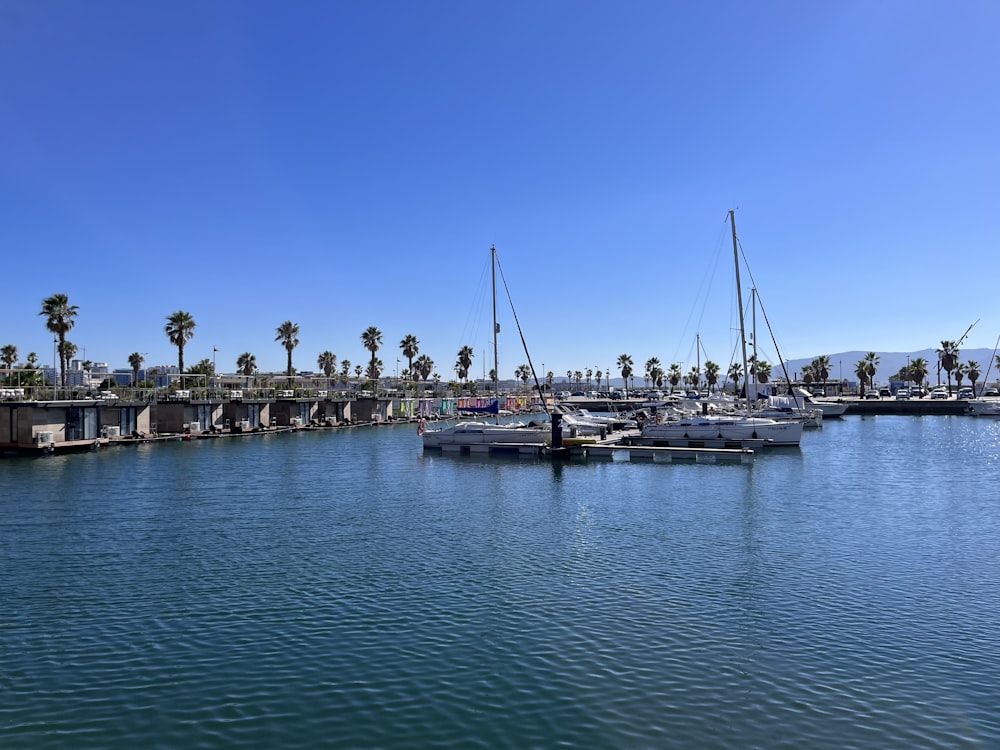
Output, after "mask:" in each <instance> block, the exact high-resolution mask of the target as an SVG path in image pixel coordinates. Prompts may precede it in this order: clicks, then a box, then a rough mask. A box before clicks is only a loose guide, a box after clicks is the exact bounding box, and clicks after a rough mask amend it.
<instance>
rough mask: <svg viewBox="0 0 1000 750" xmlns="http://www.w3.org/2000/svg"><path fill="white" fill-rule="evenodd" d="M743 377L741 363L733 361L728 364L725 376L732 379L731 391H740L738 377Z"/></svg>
mask: <svg viewBox="0 0 1000 750" xmlns="http://www.w3.org/2000/svg"><path fill="white" fill-rule="evenodd" d="M742 377H743V365H741V364H740V363H739V362H733V364H731V365H729V371H728V372H727V373H726V378H728V379H729V380H732V381H733V393H739V392H740V378H742Z"/></svg>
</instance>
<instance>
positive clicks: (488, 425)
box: [417, 246, 552, 450]
mask: <svg viewBox="0 0 1000 750" xmlns="http://www.w3.org/2000/svg"><path fill="white" fill-rule="evenodd" d="M490 270H491V281H492V287H493V290H492V292H493V393H494V400H493V401H492V402H491V403H490V405H489V406H488V407H483V408H484V409H488V410H489V413H492V414H494V420H493V421H492V422H485V421H468V420H462V421H460V422H457V423H456V424H452V425H449V426H447V427H441V428H440V429H436V430H428V429H425V426H424V424H423V422H421V424H420V427H418V428H417V431H418V433H419V434H420V437H421V438H422V439H423V442H424V448H443V449H452V450H461V449H462V448H463V447H471V446H491V445H492V446H496V445H510V446H513V445H529V446H530V445H538V446H542V445H547V444H549V443H550V442H551V440H552V428H551V426H550V425H544V424H537V423H523V422H507V423H505V424H501V423H500V414H499V411H500V409H499V404H500V384H499V373H500V355H499V353H498V347H497V334H498V333H499V332H500V326H499V324H498V323H497V275H496V272H497V250H496V247H495V246H490Z"/></svg>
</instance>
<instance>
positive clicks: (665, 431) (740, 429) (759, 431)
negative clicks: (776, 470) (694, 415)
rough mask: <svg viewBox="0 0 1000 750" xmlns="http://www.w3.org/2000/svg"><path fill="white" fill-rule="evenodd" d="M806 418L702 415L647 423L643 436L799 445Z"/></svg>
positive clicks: (665, 438) (660, 438)
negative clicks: (788, 419)
mask: <svg viewBox="0 0 1000 750" xmlns="http://www.w3.org/2000/svg"><path fill="white" fill-rule="evenodd" d="M802 427H803V424H802V422H794V421H787V422H785V421H782V422H779V421H775V420H771V419H756V418H747V419H725V418H717V417H715V418H713V417H701V418H699V419H681V420H678V421H674V422H663V423H661V424H651V425H646V427H644V428H643V430H642V437H643V438H652V439H654V440H764V441H766V444H767V445H774V446H777V445H787V446H796V445H799V443H800V442H801V440H802Z"/></svg>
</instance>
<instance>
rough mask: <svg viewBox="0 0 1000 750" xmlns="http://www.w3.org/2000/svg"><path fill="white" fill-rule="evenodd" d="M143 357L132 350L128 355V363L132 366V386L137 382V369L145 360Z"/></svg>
mask: <svg viewBox="0 0 1000 750" xmlns="http://www.w3.org/2000/svg"><path fill="white" fill-rule="evenodd" d="M145 361H146V360H145V358H144V357H143V356H142V354H141V353H139V352H132V353H131V354H130V355H128V363H129V366H131V368H132V387H133V388H135V386H136V385H138V383H139V370H140V369H141V368H142V363H143V362H145Z"/></svg>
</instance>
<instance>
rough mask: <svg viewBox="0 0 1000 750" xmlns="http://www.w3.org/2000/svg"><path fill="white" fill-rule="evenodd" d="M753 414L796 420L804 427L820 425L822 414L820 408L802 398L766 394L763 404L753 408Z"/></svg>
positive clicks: (775, 418) (783, 419)
mask: <svg viewBox="0 0 1000 750" xmlns="http://www.w3.org/2000/svg"><path fill="white" fill-rule="evenodd" d="M754 415H755V416H758V417H765V418H767V419H773V420H776V421H778V422H783V421H786V420H797V421H801V422H802V423H803V425H804V426H805V427H820V426H822V424H823V416H824V415H823V411H822V410H821V409H818V408H814V407H813V406H812V405H811V404H803V402H802V399H801V398H798V397H796V396H768V397H767V401H766V402H765V404H764V405H763V406H761V407H760V408H757V409H754Z"/></svg>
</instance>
